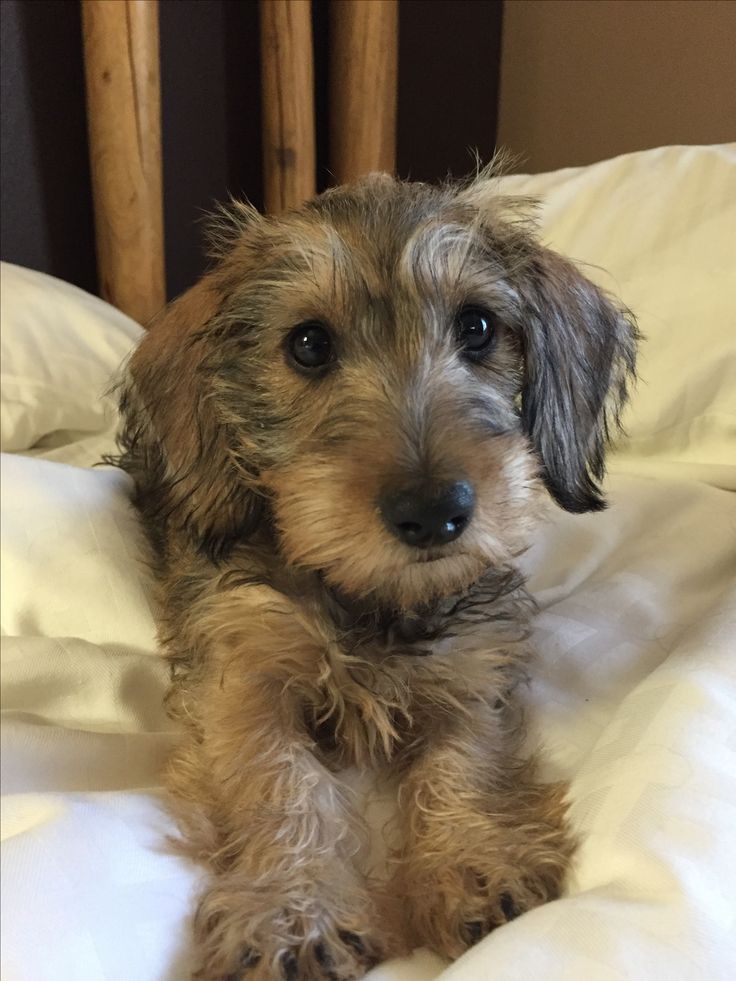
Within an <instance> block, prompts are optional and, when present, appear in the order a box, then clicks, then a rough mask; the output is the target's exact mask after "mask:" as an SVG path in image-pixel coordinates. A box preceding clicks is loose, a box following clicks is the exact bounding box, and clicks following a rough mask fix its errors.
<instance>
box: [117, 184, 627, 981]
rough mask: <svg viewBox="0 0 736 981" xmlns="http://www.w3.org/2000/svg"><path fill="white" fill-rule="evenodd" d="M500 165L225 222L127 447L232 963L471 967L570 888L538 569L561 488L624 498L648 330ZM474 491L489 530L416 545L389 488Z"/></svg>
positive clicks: (176, 763) (126, 409)
mask: <svg viewBox="0 0 736 981" xmlns="http://www.w3.org/2000/svg"><path fill="white" fill-rule="evenodd" d="M491 184H492V178H490V177H489V176H488V175H481V177H480V178H479V180H478V181H477V182H476V183H475V184H473V185H472V186H471V187H469V188H466V189H463V188H461V189H459V190H458V189H456V188H441V189H431V188H424V187H422V186H412V185H401V184H398V183H396V182H394V181H392V180H391V179H389V178H386V177H379V178H371V179H368V180H366V181H364V182H362V183H360V184H358V185H356V186H355V187H353V188H348V189H343V190H338V191H333V192H330V193H328V194H327V195H325V196H323V197H322V198H320V199H318V200H317V201H316V202H315V203H314V204H313V205H309V206H307V207H305V208H304V209H302V210H301V211H298V212H293V213H289V214H287V215H285V216H282V217H280V218H279V219H267V218H262V217H261V216H259V215H257V213H255V212H254V211H253V210H252V209H249V208H248V207H246V206H240V207H235V208H234V209H233V210H232V212H231V213H230V214H228V213H227V212H223V213H222V214H220V215H219V217H218V219H217V233H216V234H217V236H218V242H217V243H216V244H215V247H214V252H215V254H216V256H217V259H218V263H217V265H216V266H215V267H214V268H213V270H212V272H210V273H209V274H208V276H207V277H205V279H204V280H203V281H202V282H201V283H200V284H199V285H198V286H196V287H195V288H194V289H193V290H192V291H190V293H188V294H187V295H185V296H184V297H182V298H181V299H180V300H178V301H176V302H175V303H174V304H172V306H171V307H170V308H169V309H168V310H167V311H166V312H165V313H164V315H163V316H162V318H161V319H160V320H159V322H157V323H156V324H154V326H153V328H152V330H151V331H150V333H149V335H148V336H147V337H146V339H145V340H144V341H143V343H142V344H141V346H140V348H139V350H138V351H137V352H136V354H135V355H134V357H133V359H132V362H131V365H130V371H129V378H128V382H127V385H126V387H125V389H124V392H123V397H122V410H123V414H124V416H125V419H126V428H125V430H124V432H123V435H122V437H121V442H122V448H123V453H122V456H121V459H120V462H121V464H122V465H123V466H125V467H126V468H127V469H128V470H129V471H130V472H131V473H132V474H133V475H134V477H135V479H136V483H137V487H138V491H137V495H138V496H137V504H138V506H139V508H140V510H141V513H142V515H143V519H144V522H145V524H146V527H147V530H148V534H149V538H150V540H151V543H152V546H153V556H154V559H153V564H154V569H155V572H156V575H157V581H158V586H159V593H160V622H159V627H160V636H161V642H162V645H163V647H164V648H165V650H166V651H167V653H168V655H169V657H170V659H171V662H172V667H173V672H174V683H173V685H172V689H171V693H170V696H169V706H170V709H171V711H172V713H173V714H174V715H175V716H176V717H177V718H178V719H180V720H181V722H182V724H183V727H184V730H185V735H184V738H183V741H182V744H181V747H180V749H179V751H178V752H177V753H176V754H175V756H174V757H173V758H172V760H171V762H170V765H169V768H168V775H167V784H168V787H169V789H170V791H171V794H172V800H173V802H174V803H173V806H174V808H175V810H176V813H177V816H178V818H179V821H180V825H181V829H182V835H183V841H182V847H184V848H185V849H186V850H187V852H188V853H189V854H190V855H192V856H193V857H194V858H195V859H196V860H198V861H201V862H203V863H205V864H206V865H207V866H208V868H209V875H210V878H209V881H208V884H207V886H206V888H205V890H204V892H203V895H202V897H201V900H200V904H199V908H198V911H197V914H196V917H195V940H196V962H195V964H194V965H193V972H194V974H195V976H196V977H197V978H200V979H205V981H224V979H229V981H234V979H241V978H243V979H244V978H253V979H271V978H283V979H285V981H293V979H296V978H300V979H306V981H311V979H318V978H325V977H326V978H334V979H338V981H350V979H356V978H359V977H361V976H362V975H363V973H364V972H365V970H366V969H367V967H368V966H369V965H371V964H373V963H375V962H376V961H378V960H381V959H383V958H385V957H388V956H392V955H395V954H401V953H406V952H408V951H409V950H410V949H411V948H412V947H413V946H415V945H418V944H423V945H427V946H429V947H431V948H433V949H434V950H436V951H437V952H438V953H440V954H441V955H443V956H446V957H449V958H454V957H457V956H459V955H460V954H461V953H462V951H463V950H464V949H466V948H467V947H468V946H470V945H471V944H473V943H474V942H476V941H477V940H478V939H480V937H482V936H483V935H485V934H486V933H487V932H488V931H489V930H491V929H493V928H494V927H496V926H498V925H500V924H502V923H504V922H505V921H506V920H508V919H510V918H512V917H513V916H516V915H518V914H520V913H522V912H523V911H524V910H526V909H529V908H531V907H533V906H535V905H538V904H539V903H542V902H545V901H547V900H549V899H552V898H554V897H555V896H557V895H558V894H559V892H560V889H561V887H562V883H563V879H564V875H565V871H566V869H567V866H568V863H569V860H570V857H571V855H572V852H573V836H572V835H571V833H570V832H569V830H568V828H567V822H566V806H565V802H564V787H562V786H558V785H546V784H544V783H543V782H540V779H539V777H538V776H537V768H536V764H535V762H534V761H533V760H529V759H528V758H527V756H526V755H525V754H524V753H523V752H522V749H521V727H520V724H519V723H520V720H519V716H518V711H517V708H516V701H517V700H516V697H515V689H516V688H517V686H518V685H519V684H520V683H522V682H523V681H524V680H525V678H526V673H527V669H528V666H529V663H530V654H529V650H528V647H527V643H526V638H527V635H528V632H529V628H528V622H529V617H530V614H531V612H532V603H531V601H530V599H529V597H528V596H527V594H526V593H525V591H524V588H523V580H522V579H521V577H520V576H519V575H518V573H516V572H515V571H514V568H513V565H514V560H515V558H516V557H517V556H518V555H519V553H520V552H521V551H523V549H524V548H525V547H526V545H527V543H528V540H529V536H530V534H531V531H532V529H533V527H534V523H535V521H536V519H537V517H538V515H539V513H540V512H541V511H542V509H543V506H544V502H545V500H546V495H545V494H544V484H543V480H544V482H546V483H547V486H548V487H549V488H550V490H551V491H552V493H553V494H554V495H555V496H556V497H557V499H558V500H560V501H561V502H562V503H563V504H564V506H569V508H570V509H571V510H582V509H585V508H586V507H591V508H593V507H599V506H600V498H598V497H597V496H596V488H595V485H594V483H593V476H596V475H598V472H599V470H600V467H601V466H602V463H601V458H600V452H601V446H602V445H603V442H604V440H605V435H606V433H607V431H608V430H607V426H608V419H609V417H608V416H607V415H606V412H607V409H606V406H605V403H604V395H605V392H606V390H607V388H608V387H609V378H610V387H612V388H614V389H615V391H614V397H615V398H616V399H617V401H618V402H621V401H623V399H624V398H625V393H626V392H625V384H624V381H623V379H624V377H625V368H626V365H627V364H630V363H633V362H632V358H633V354H632V353H631V345H632V344H633V340H632V338H633V334H632V333H631V332H632V331H633V328H630V327H627V326H626V325H625V323H624V320H623V319H622V318H623V315H622V314H620V313H619V312H618V311H617V310H616V309H615V308H614V307H613V306H612V305H610V304H609V301H608V300H606V299H605V298H604V297H602V295H600V294H598V293H597V291H595V290H594V288H593V287H592V286H591V284H588V283H587V282H586V281H584V280H583V278H582V277H581V276H580V275H579V274H578V273H577V272H576V271H575V270H574V269H573V267H572V266H570V265H569V264H565V263H564V260H561V259H557V258H551V257H550V256H549V255H548V253H547V252H546V251H545V250H542V249H541V247H540V246H538V245H537V244H536V243H535V242H534V240H533V237H532V236H531V235H530V233H529V231H528V229H527V228H526V226H525V225H524V224H523V223H520V222H519V220H518V219H517V218H516V217H514V215H515V211H514V208H513V207H511V206H510V205H509V203H508V202H499V201H498V200H497V198H496V197H495V196H494V192H493V190H492V188H491V186H490V185H491ZM545 296H547V297H548V299H549V304H550V307H549V309H550V310H551V311H552V312H551V313H550V316H549V318H547V319H545V317H546V313H545V308H544V298H545ZM468 304H470V305H475V306H482V307H483V308H484V309H488V310H491V311H493V314H494V330H495V334H494V343H493V347H492V349H491V353H490V354H489V355H488V356H487V357H486V358H485V361H484V363H483V364H482V365H478V364H476V363H475V362H471V360H470V359H469V358H468V357H467V356H466V355H465V354H464V353H463V351H462V350H461V349H459V348H458V341H457V337H456V334H455V333H454V330H453V324H454V322H455V318H456V316H457V313H458V310H459V309H460V308H462V307H463V306H464V305H468ZM315 320H318V321H320V322H322V323H323V324H326V325H327V326H328V328H329V329H330V331H331V332H332V338H333V344H334V347H335V364H334V365H332V367H331V368H330V370H329V371H328V372H326V373H324V375H320V376H314V375H313V376H310V375H309V373H308V372H306V373H305V372H301V371H299V370H296V369H295V366H294V364H293V363H292V362H290V360H289V356H288V353H287V350H286V346H287V344H288V337H289V332H290V331H291V329H292V328H293V327H294V326H295V325H297V324H302V323H304V322H312V321H315ZM529 324H532V325H533V327H530V326H528V325H529ZM530 331H536V332H537V333H530ZM545 345H546V347H545ZM626 345H629V346H628V347H627V346H626ZM547 349H549V352H550V353H549V356H548V359H552V361H551V362H549V363H548V361H545V360H544V359H545V357H547V355H545V353H544V352H545V350H547ZM540 352H541V353H540ZM535 358H536V359H537V360H536V361H535V360H534V359H535ZM575 358H578V362H575ZM580 358H584V359H585V360H583V361H581V360H580ZM554 359H557V360H554ZM617 359H618V360H617ZM568 362H569V363H568ZM573 362H574V363H573ZM622 366H623V367H622ZM544 385H549V386H550V387H549V390H548V389H546V388H544ZM577 385H583V386H588V387H587V388H584V390H582V391H578V390H577V388H576V386H577ZM578 404H579V405H581V406H583V407H584V410H585V418H584V419H582V421H581V420H580V419H577V417H576V416H575V411H576V409H575V407H576V405H578ZM583 423H584V424H585V425H583ZM586 427H587V428H586ZM556 441H558V442H556ZM591 447H592V448H594V451H595V456H594V458H593V461H592V463H590V468H589V465H588V455H587V454H588V453H589V452H591V449H590V448H591ZM555 454H557V456H555ZM591 473H592V476H591ZM550 474H551V475H552V477H550ZM540 477H541V478H542V479H540ZM459 478H461V479H463V480H466V481H468V482H469V483H470V484H471V485H472V487H473V488H474V492H475V507H474V512H473V515H472V520H471V521H470V523H469V525H468V527H467V528H466V529H465V530H464V531H463V533H462V535H461V536H460V537H458V538H457V539H456V540H455V541H453V542H451V543H450V544H445V545H442V546H432V547H430V548H427V549H420V548H417V547H414V546H410V545H407V544H405V543H403V542H401V541H399V540H398V538H397V537H396V535H395V533H393V532H392V531H391V530H390V528H389V526H388V525H387V523H386V522H385V520H384V517H383V516H382V512H381V504H380V502H381V500H382V499H383V495H385V494H386V492H387V491H391V490H393V489H399V490H402V489H405V488H411V487H415V486H417V483H418V482H421V481H430V482H435V483H440V484H442V483H446V482H448V481H449V482H451V481H454V480H457V479H459ZM349 767H358V768H359V769H360V770H362V771H364V772H371V773H373V774H375V775H376V777H378V778H384V779H388V780H390V781H392V782H393V784H394V785H395V786H396V787H397V794H398V798H397V800H398V815H399V820H398V823H399V828H400V831H401V835H400V841H399V843H398V844H397V846H396V849H395V851H394V853H393V854H392V856H391V860H390V870H389V871H390V879H389V881H388V882H385V881H378V880H375V879H373V878H371V877H370V876H367V875H366V874H365V871H364V866H365V863H364V861H363V860H364V858H365V852H366V848H367V842H368V834H367V829H366V827H365V826H364V823H363V820H362V817H361V814H360V808H359V806H358V805H357V804H356V801H355V800H354V798H353V794H352V792H351V791H350V790H349V788H348V783H347V781H346V779H345V776H344V773H345V770H346V769H347V768H349Z"/></svg>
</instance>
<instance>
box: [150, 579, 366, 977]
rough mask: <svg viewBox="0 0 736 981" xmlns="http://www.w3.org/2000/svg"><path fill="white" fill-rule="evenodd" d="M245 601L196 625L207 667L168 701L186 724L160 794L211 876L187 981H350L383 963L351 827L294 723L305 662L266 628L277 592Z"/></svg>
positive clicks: (295, 645)
mask: <svg viewBox="0 0 736 981" xmlns="http://www.w3.org/2000/svg"><path fill="white" fill-rule="evenodd" d="M254 596H255V598H256V599H257V598H258V594H256V593H255V591H253V590H251V591H249V592H246V593H244V594H243V596H237V595H228V596H227V597H225V599H223V600H220V601H218V604H217V606H215V608H214V612H210V613H209V616H207V617H205V616H202V617H201V619H200V623H201V626H202V628H203V632H204V635H205V636H207V637H208V638H209V640H210V643H209V646H208V649H207V652H206V658H205V659H204V665H205V669H204V670H203V672H202V673H201V675H200V677H199V679H198V680H196V681H195V680H193V679H192V678H191V677H190V678H188V679H185V680H184V681H183V682H182V683H181V685H179V686H178V688H177V689H176V690H175V691H178V692H179V695H178V702H179V713H178V714H180V715H181V716H183V717H184V718H189V719H190V720H191V721H192V723H193V724H192V727H191V730H190V733H189V736H188V738H187V740H186V742H185V743H184V745H183V746H182V748H181V750H180V751H179V752H178V753H177V755H176V756H175V758H174V759H173V760H172V762H171V764H170V766H169V771H168V784H169V788H170V790H171V791H172V793H173V795H174V797H175V799H176V803H177V805H178V811H179V816H180V819H181V825H182V829H183V831H184V835H185V838H186V844H187V846H188V850H189V851H190V853H191V854H192V855H194V856H195V857H196V858H197V859H198V860H200V861H205V862H207V863H208V865H209V866H210V869H211V876H210V878H209V881H208V882H207V885H206V889H205V892H204V894H203V896H202V899H201V902H200V905H199V908H198V911H197V915H196V918H195V938H196V944H197V951H196V964H195V976H196V977H198V978H200V979H202V981H205V979H206V981H222V979H225V978H227V979H228V981H230V979H232V981H236V979H237V981H240V979H241V978H248V979H249V981H251V979H253V981H265V979H272V978H278V979H280V981H284V979H285V981H292V979H296V978H299V979H310V981H311V979H313V978H315V979H316V978H320V979H323V978H325V977H328V976H329V977H331V978H335V979H339V981H348V979H353V978H358V977H361V976H362V975H363V974H364V973H365V970H366V967H367V966H368V965H369V964H370V963H371V962H372V961H374V960H376V959H379V958H380V957H381V956H382V955H383V953H384V952H385V945H384V944H383V943H382V942H379V940H378V935H379V933H380V930H379V927H378V925H377V923H376V914H375V911H374V908H373V903H372V900H371V897H370V895H369V891H368V887H367V884H366V882H365V880H364V878H363V877H361V876H360V874H359V873H358V871H357V870H356V866H355V858H356V853H357V851H358V850H359V846H360V843H361V840H360V836H361V832H362V828H363V824H362V822H361V820H360V818H359V816H358V815H357V814H356V813H355V812H354V810H353V807H352V806H351V801H350V795H349V791H348V790H347V788H346V787H345V786H344V785H343V782H342V781H341V779H340V777H339V775H338V774H335V773H333V772H331V771H330V770H329V769H327V767H326V766H324V765H323V764H322V762H321V761H320V760H319V759H318V758H317V757H316V756H315V753H314V744H313V740H312V737H311V735H310V733H309V731H308V730H307V726H306V724H305V711H304V704H303V699H304V692H305V691H307V690H308V689H309V685H310V684H311V681H310V678H311V675H310V672H311V671H313V670H314V669H313V665H314V663H315V661H316V657H317V652H316V651H314V650H310V648H309V646H308V640H309V639H308V638H305V637H304V636H302V634H301V633H300V631H299V628H298V623H297V621H296V619H295V618H294V617H293V616H287V615H283V616H278V617H276V615H275V614H274V610H277V609H278V608H277V607H276V602H277V599H278V598H277V597H275V598H274V596H275V594H274V596H272V594H270V593H265V592H264V599H263V601H261V602H260V604H259V605H256V603H255V601H254V599H252V597H254ZM247 604H249V605H247ZM288 612H289V611H288V610H287V611H286V613H288ZM246 614H247V615H246ZM269 617H270V619H269ZM300 693H301V694H300Z"/></svg>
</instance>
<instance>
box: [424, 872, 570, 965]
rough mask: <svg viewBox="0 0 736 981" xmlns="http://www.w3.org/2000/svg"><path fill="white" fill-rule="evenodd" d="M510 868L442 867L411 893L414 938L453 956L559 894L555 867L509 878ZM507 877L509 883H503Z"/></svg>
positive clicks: (559, 879)
mask: <svg viewBox="0 0 736 981" xmlns="http://www.w3.org/2000/svg"><path fill="white" fill-rule="evenodd" d="M504 871H505V872H507V873H508V878H507V879H505V877H504V876H503V873H504ZM514 872H515V870H514V869H508V868H507V869H503V868H496V869H494V870H493V874H492V875H491V874H488V873H482V872H480V871H478V870H476V869H473V870H470V869H466V870H464V871H462V872H460V871H459V870H458V869H453V870H448V872H447V875H446V876H444V877H441V878H438V880H437V882H436V887H435V889H434V890H433V891H431V892H426V893H425V894H424V895H423V896H415V897H414V901H413V903H412V913H411V915H412V920H413V926H414V933H415V936H416V938H417V941H418V942H420V943H423V944H425V945H427V946H428V947H430V948H432V949H433V950H435V951H437V953H439V954H441V955H442V956H444V957H447V958H449V959H451V960H454V959H455V958H456V957H459V956H460V955H461V954H462V953H463V952H464V951H465V950H467V949H468V948H469V947H473V946H475V944H477V943H479V942H480V941H481V940H482V939H483V938H484V937H485V936H487V935H488V934H489V933H491V931H492V930H495V929H496V928H497V927H499V926H503V925H504V924H505V923H509V922H511V921H512V920H515V919H517V917H519V916H521V915H522V914H523V913H526V912H527V911H528V910H530V909H533V908H534V907H536V906H541V905H542V904H543V903H546V902H549V901H550V900H552V899H556V898H557V897H558V896H559V895H560V892H561V889H562V884H563V879H564V868H563V867H562V866H561V865H557V866H554V867H546V868H544V869H542V870H540V871H539V874H538V875H536V876H533V877H532V876H525V877H523V878H518V877H514ZM509 879H510V880H511V881H512V882H513V885H508V884H504V882H508V881H509Z"/></svg>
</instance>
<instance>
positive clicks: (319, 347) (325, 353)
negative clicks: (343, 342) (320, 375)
mask: <svg viewBox="0 0 736 981" xmlns="http://www.w3.org/2000/svg"><path fill="white" fill-rule="evenodd" d="M288 348H289V354H290V355H291V356H292V358H293V359H294V361H295V362H296V363H297V364H298V365H299V367H300V368H307V369H309V368H323V367H324V366H325V365H326V364H329V362H330V361H332V338H331V337H330V332H329V331H328V330H327V328H326V327H325V326H324V325H323V324H320V323H318V322H316V321H311V322H310V323H306V324H299V326H298V327H295V328H294V330H292V332H291V333H290V334H289V339H288Z"/></svg>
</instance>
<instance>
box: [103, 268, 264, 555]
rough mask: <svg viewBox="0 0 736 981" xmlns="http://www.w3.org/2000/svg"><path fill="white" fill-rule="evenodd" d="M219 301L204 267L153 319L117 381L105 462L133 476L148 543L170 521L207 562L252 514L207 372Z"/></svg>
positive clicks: (246, 527)
mask: <svg viewBox="0 0 736 981" xmlns="http://www.w3.org/2000/svg"><path fill="white" fill-rule="evenodd" d="M221 299H222V288H221V286H220V284H219V279H218V275H217V273H216V272H215V273H210V274H209V275H208V276H206V277H205V278H204V279H203V280H202V281H200V282H199V283H198V284H197V285H196V286H194V287H193V288H192V289H191V290H189V291H188V292H187V293H185V294H184V295H183V296H182V297H180V298H179V299H177V300H175V301H174V302H173V303H171V304H170V305H169V306H168V307H167V308H166V309H165V310H164V311H163V312H162V314H160V315H159V317H158V318H157V319H156V320H154V322H153V324H152V325H151V327H150V329H149V331H148V333H147V334H146V336H145V337H144V339H143V341H142V342H141V344H140V346H139V347H138V349H137V350H136V351H135V352H134V354H133V356H132V358H131V361H130V364H129V367H128V376H127V379H126V381H125V382H124V384H123V389H122V395H121V400H120V408H121V414H122V416H123V423H124V424H123V429H122V432H121V435H120V438H119V443H120V447H121V450H122V453H121V456H120V457H119V459H118V460H117V461H115V462H117V463H118V464H119V465H120V466H122V467H123V468H124V469H125V470H127V471H128V472H129V473H131V474H132V476H133V477H134V479H135V481H136V486H137V500H136V503H137V504H138V506H139V507H140V508H141V511H142V513H143V516H144V520H145V521H146V523H147V525H148V529H149V533H150V534H151V536H152V537H153V540H154V541H159V542H161V543H162V544H163V542H164V540H165V535H166V531H167V529H169V528H171V527H174V528H177V529H179V530H181V531H184V532H186V533H187V534H188V536H189V537H190V539H191V540H192V541H193V543H194V544H195V545H196V547H197V548H198V549H200V550H201V551H202V552H203V553H204V554H206V555H208V556H209V557H210V558H213V559H216V558H218V557H219V556H220V555H222V554H223V553H224V552H225V551H226V550H227V548H228V546H229V545H230V544H231V543H232V542H233V541H234V540H235V539H237V538H242V537H243V536H245V535H247V534H248V533H249V532H250V531H252V530H253V528H254V526H255V524H256V523H257V520H258V515H259V510H260V508H259V498H258V497H256V495H255V494H254V491H253V477H254V475H253V474H251V473H249V472H248V470H247V466H246V465H245V464H244V462H243V459H242V452H238V450H237V449H236V447H235V446H234V440H233V439H232V437H231V433H230V431H229V427H228V425H227V420H226V419H225V418H222V415H221V414H220V413H219V411H218V400H217V391H216V372H213V371H212V370H209V369H210V368H211V361H212V358H213V355H215V354H216V346H217V343H218V337H217V332H214V333H213V332H212V330H211V329H208V328H209V325H210V324H211V322H212V320H213V318H215V317H216V315H217V313H218V310H219V308H220V305H221ZM208 362H209V364H208Z"/></svg>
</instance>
